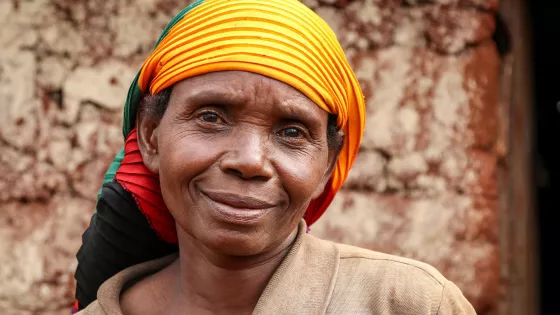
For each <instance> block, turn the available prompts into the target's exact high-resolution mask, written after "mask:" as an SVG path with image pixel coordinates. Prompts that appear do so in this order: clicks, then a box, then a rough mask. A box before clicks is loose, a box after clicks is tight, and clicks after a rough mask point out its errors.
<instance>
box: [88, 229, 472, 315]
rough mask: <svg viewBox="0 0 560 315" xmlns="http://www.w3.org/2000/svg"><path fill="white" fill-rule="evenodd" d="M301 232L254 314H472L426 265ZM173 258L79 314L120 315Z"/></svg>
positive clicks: (123, 280) (135, 272)
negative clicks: (136, 290) (131, 291)
mask: <svg viewBox="0 0 560 315" xmlns="http://www.w3.org/2000/svg"><path fill="white" fill-rule="evenodd" d="M305 231H306V225H305V222H304V221H302V222H301V223H300V225H299V227H298V235H297V238H296V240H295V242H294V244H293V246H292V248H291V249H290V251H289V252H288V254H287V255H286V257H285V258H284V261H283V262H282V263H281V265H280V267H278V269H277V270H276V272H275V273H274V275H273V276H272V278H271V280H270V282H269V283H268V285H267V287H266V288H265V290H264V292H263V294H262V295H261V297H260V299H259V301H258V303H257V306H256V308H255V310H254V312H253V314H255V315H263V314H337V315H339V314H340V315H344V314H348V315H350V314H352V315H358V314H382V315H423V314H433V315H436V314H437V315H451V314H453V315H455V314H468V315H470V314H476V313H475V311H474V309H473V307H472V306H471V305H470V303H469V302H468V301H467V299H466V298H465V297H464V296H463V294H462V293H461V291H460V290H459V288H458V287H457V286H456V285H455V284H453V283H452V282H450V281H448V280H447V279H445V278H444V277H443V276H442V275H441V274H440V273H439V272H438V271H437V270H436V269H434V268H433V267H432V266H430V265H427V264H425V263H421V262H418V261H414V260H411V259H406V258H401V257H396V256H391V255H387V254H382V253H378V252H374V251H369V250H366V249H361V248H357V247H353V246H348V245H342V244H336V243H332V242H329V241H324V240H320V239H318V238H316V237H314V236H312V235H309V234H307V233H305ZM177 257H178V256H177V255H171V256H167V257H164V258H161V259H158V260H153V261H150V262H147V263H144V264H140V265H136V266H133V267H131V268H128V269H126V270H124V271H122V272H120V273H119V274H117V275H115V276H114V277H112V278H111V279H109V280H107V281H106V282H105V283H104V284H103V285H102V286H101V287H100V289H99V291H98V293H97V301H95V302H93V303H92V304H90V305H89V306H88V307H87V308H86V309H84V310H83V311H81V312H79V313H78V314H79V315H123V313H122V311H121V307H120V295H121V293H122V292H123V288H124V287H125V286H126V284H127V283H131V282H133V281H136V280H139V279H141V278H143V277H146V276H148V275H150V274H153V273H155V272H157V271H159V270H161V269H163V268H165V267H166V266H168V265H169V264H171V263H172V262H173V261H174V260H176V259H177Z"/></svg>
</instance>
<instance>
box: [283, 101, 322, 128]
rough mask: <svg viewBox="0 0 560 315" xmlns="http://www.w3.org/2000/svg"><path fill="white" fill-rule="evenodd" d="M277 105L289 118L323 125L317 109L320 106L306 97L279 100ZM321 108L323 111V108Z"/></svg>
mask: <svg viewBox="0 0 560 315" xmlns="http://www.w3.org/2000/svg"><path fill="white" fill-rule="evenodd" d="M276 106H277V107H278V108H279V111H280V112H281V113H282V115H284V117H285V118H287V119H293V120H300V121H302V122H304V123H306V124H310V125H313V126H315V125H316V126H320V125H321V117H320V114H319V112H318V111H317V109H319V107H318V106H317V105H315V103H313V102H311V101H310V100H308V99H306V98H300V97H295V98H290V99H287V100H282V101H280V102H277V103H276ZM319 110H320V111H322V109H319Z"/></svg>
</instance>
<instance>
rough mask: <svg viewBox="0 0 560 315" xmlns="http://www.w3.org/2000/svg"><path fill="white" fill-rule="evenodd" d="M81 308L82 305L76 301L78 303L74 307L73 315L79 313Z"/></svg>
mask: <svg viewBox="0 0 560 315" xmlns="http://www.w3.org/2000/svg"><path fill="white" fill-rule="evenodd" d="M79 306H80V303H79V302H78V300H76V302H74V306H72V314H76V313H78V308H79Z"/></svg>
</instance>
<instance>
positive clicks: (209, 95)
mask: <svg viewBox="0 0 560 315" xmlns="http://www.w3.org/2000/svg"><path fill="white" fill-rule="evenodd" d="M172 99H173V101H177V102H181V103H204V102H216V103H218V104H216V105H228V106H235V105H238V106H239V107H244V106H246V105H248V104H251V103H258V105H259V106H260V107H262V106H265V107H270V110H280V111H283V112H293V113H294V114H301V115H303V114H305V115H311V116H319V117H320V116H325V117H326V116H327V112H326V111H324V110H323V109H322V108H321V107H319V106H318V105H317V104H315V103H314V102H313V101H311V100H310V99H309V98H308V97H307V96H306V95H305V94H303V93H302V92H300V91H299V90H297V89H295V88H294V87H292V86H290V85H288V84H286V83H284V82H281V81H278V80H275V79H272V78H269V77H266V76H264V75H261V74H257V73H252V72H246V71H219V72H211V73H206V74H203V75H199V76H195V77H192V78H188V79H186V80H183V81H181V82H179V83H177V84H176V85H175V86H174V87H173V94H172Z"/></svg>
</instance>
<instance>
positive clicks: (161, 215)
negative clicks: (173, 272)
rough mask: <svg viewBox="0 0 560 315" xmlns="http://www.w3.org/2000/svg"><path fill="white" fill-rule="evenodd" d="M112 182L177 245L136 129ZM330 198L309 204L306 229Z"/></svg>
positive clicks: (164, 235)
mask: <svg viewBox="0 0 560 315" xmlns="http://www.w3.org/2000/svg"><path fill="white" fill-rule="evenodd" d="M115 179H116V180H117V182H119V184H121V185H122V186H123V187H124V189H126V190H127V191H129V192H130V193H131V194H132V197H134V200H136V204H137V206H138V208H139V209H140V211H142V213H143V214H144V215H145V216H146V219H147V220H148V222H149V223H150V225H151V227H152V228H153V229H154V230H155V231H156V233H157V234H158V235H159V237H161V239H162V240H164V241H166V242H168V243H173V244H174V243H177V230H176V229H175V220H174V219H173V216H171V213H170V212H169V210H168V209H167V206H166V205H165V202H164V201H163V197H162V195H161V189H160V186H159V176H158V175H157V174H154V173H152V172H151V171H150V170H148V168H147V167H146V166H145V165H144V161H143V159H142V155H141V154H140V149H139V148H138V137H137V133H136V128H135V129H133V130H132V131H131V132H130V134H129V136H128V138H127V139H126V144H125V146H124V158H123V161H122V162H121V166H120V167H119V169H118V170H117V174H116V175H115ZM328 185H330V183H329V184H327V186H328ZM333 198H334V193H332V194H328V195H326V196H322V198H319V199H317V200H313V201H312V202H311V204H310V205H309V207H308V208H307V212H306V214H305V220H306V221H307V224H308V225H309V226H311V224H313V223H315V221H317V220H318V219H319V217H321V215H322V214H323V212H324V210H323V211H321V212H319V211H317V210H319V209H321V207H319V206H318V205H320V204H324V203H325V202H326V203H327V204H329V203H330V202H331V201H332V199H333Z"/></svg>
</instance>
